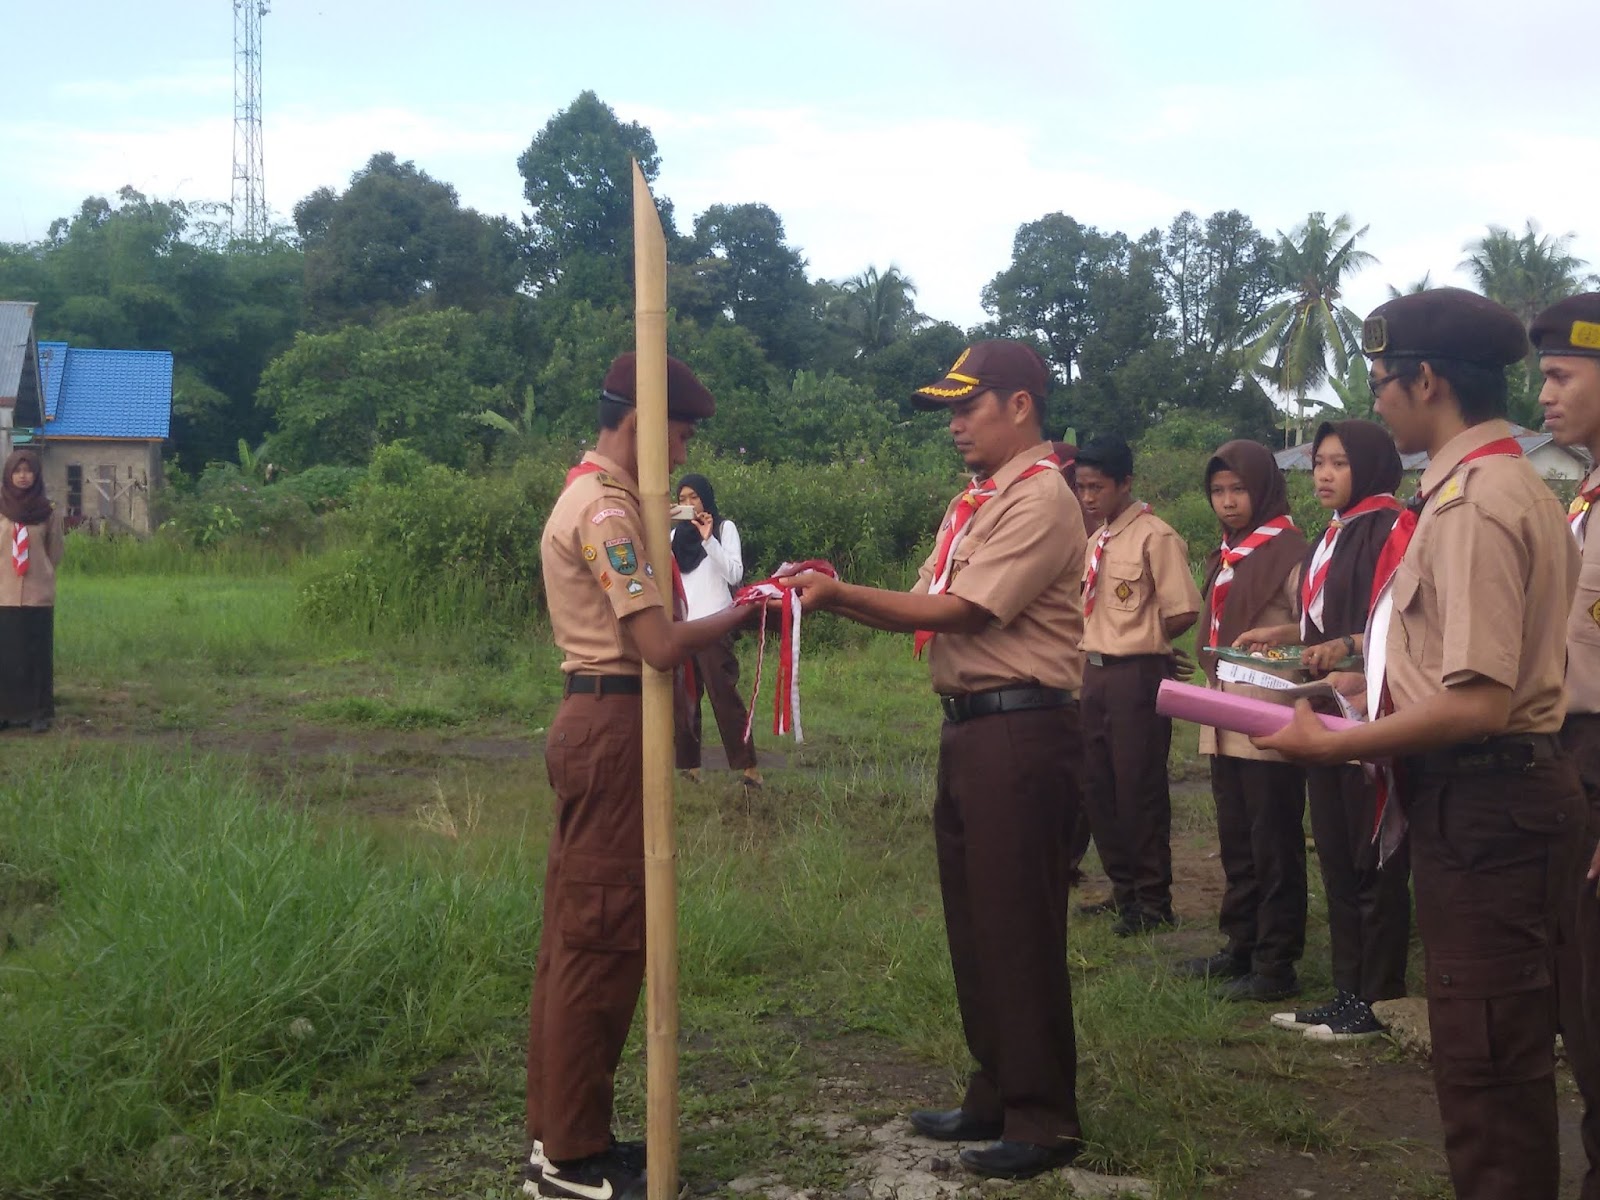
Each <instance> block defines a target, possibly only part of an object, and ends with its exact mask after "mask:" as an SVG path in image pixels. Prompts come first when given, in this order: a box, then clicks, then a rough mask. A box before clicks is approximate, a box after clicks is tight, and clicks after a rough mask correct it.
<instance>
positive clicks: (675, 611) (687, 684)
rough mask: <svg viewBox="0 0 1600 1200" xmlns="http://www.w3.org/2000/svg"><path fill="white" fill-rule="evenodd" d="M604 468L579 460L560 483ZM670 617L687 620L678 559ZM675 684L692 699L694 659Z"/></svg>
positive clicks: (564, 486) (687, 661) (674, 564)
mask: <svg viewBox="0 0 1600 1200" xmlns="http://www.w3.org/2000/svg"><path fill="white" fill-rule="evenodd" d="M604 470H605V468H604V467H602V466H601V465H600V464H599V463H596V462H581V463H579V464H578V465H577V466H575V467H573V468H572V470H570V471H568V472H567V481H566V482H565V483H563V484H562V485H561V490H562V491H565V490H566V489H567V488H569V487H571V486H572V485H573V484H574V483H575V482H577V481H578V480H580V479H582V478H583V477H584V476H585V475H596V474H599V473H600V472H603V471H604ZM672 619H673V620H674V621H687V620H688V619H689V593H688V592H686V591H684V589H683V572H681V571H679V570H678V560H677V559H676V558H674V559H673V560H672ZM676 675H677V684H678V686H679V687H681V688H683V689H684V690H685V691H686V693H687V694H688V696H689V697H690V700H691V701H692V700H693V698H694V694H695V678H694V659H693V658H686V659H684V660H683V665H682V666H680V667H679V668H678V670H677V672H676Z"/></svg>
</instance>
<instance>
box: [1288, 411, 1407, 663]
mask: <svg viewBox="0 0 1600 1200" xmlns="http://www.w3.org/2000/svg"><path fill="white" fill-rule="evenodd" d="M1330 434H1331V435H1332V436H1334V437H1336V438H1338V439H1339V441H1340V442H1341V443H1342V444H1343V446H1344V453H1345V457H1346V458H1348V459H1349V460H1350V500H1349V502H1348V503H1347V504H1346V505H1345V511H1347V512H1348V511H1349V510H1350V509H1352V508H1354V507H1355V506H1356V505H1357V504H1360V503H1361V502H1362V501H1363V500H1365V499H1367V498H1368V497H1370V496H1381V495H1383V494H1384V493H1385V492H1387V493H1389V494H1390V495H1393V494H1394V492H1395V490H1396V489H1398V488H1399V486H1400V479H1401V469H1400V452H1399V451H1398V450H1396V449H1395V445H1394V438H1392V437H1391V436H1390V435H1389V431H1388V430H1387V429H1385V428H1384V427H1383V426H1382V425H1379V424H1378V423H1377V422H1375V421H1324V422H1323V423H1322V425H1321V426H1319V427H1318V429H1317V436H1316V439H1315V440H1314V441H1313V442H1312V443H1311V458H1312V461H1313V462H1315V461H1316V456H1317V447H1318V446H1320V445H1321V444H1322V440H1323V439H1324V438H1326V437H1328V436H1329V435H1330ZM1399 515H1400V514H1399V512H1398V511H1393V512H1391V511H1389V510H1387V509H1379V510H1378V511H1377V512H1370V513H1367V514H1366V515H1365V516H1363V517H1360V518H1358V519H1357V520H1355V521H1352V522H1351V523H1350V524H1349V525H1348V526H1346V527H1345V528H1344V529H1343V530H1342V531H1341V532H1340V534H1339V540H1338V541H1337V542H1335V543H1334V546H1333V559H1332V560H1331V561H1330V562H1329V563H1328V574H1327V578H1326V579H1324V581H1323V584H1322V625H1321V626H1320V627H1319V626H1318V625H1317V624H1316V622H1314V621H1312V620H1311V619H1310V617H1307V618H1306V625H1307V626H1308V629H1307V639H1306V640H1307V641H1317V640H1318V638H1317V637H1316V636H1315V635H1317V634H1320V635H1321V640H1323V641H1326V640H1329V639H1331V638H1340V637H1345V636H1347V635H1349V636H1353V635H1355V634H1358V633H1361V632H1362V631H1363V630H1365V629H1366V627H1367V609H1368V606H1369V605H1370V604H1371V601H1372V581H1373V576H1375V575H1376V574H1377V573H1378V555H1379V554H1380V553H1381V552H1382V551H1383V543H1384V542H1385V541H1386V540H1387V539H1388V537H1389V530H1390V529H1391V528H1392V527H1393V526H1394V522H1395V518H1396V517H1397V516H1399ZM1315 554H1316V547H1314V546H1313V547H1312V549H1311V553H1310V554H1308V555H1307V556H1306V565H1305V570H1306V571H1310V570H1311V558H1312V556H1313V555H1315Z"/></svg>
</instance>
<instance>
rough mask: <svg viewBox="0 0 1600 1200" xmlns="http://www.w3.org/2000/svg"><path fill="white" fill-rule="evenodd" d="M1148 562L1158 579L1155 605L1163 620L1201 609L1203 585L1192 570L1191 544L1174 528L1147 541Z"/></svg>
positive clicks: (1153, 574)
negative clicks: (1186, 542)
mask: <svg viewBox="0 0 1600 1200" xmlns="http://www.w3.org/2000/svg"><path fill="white" fill-rule="evenodd" d="M1145 565H1146V567H1147V569H1148V570H1149V572H1150V575H1151V577H1152V578H1153V579H1154V580H1155V581H1156V608H1157V610H1158V611H1159V612H1160V613H1161V618H1162V620H1170V619H1171V618H1173V617H1185V616H1189V615H1190V614H1192V613H1197V612H1199V611H1200V589H1199V588H1197V587H1196V586H1195V583H1194V576H1193V575H1192V574H1190V572H1189V547H1188V546H1186V545H1185V544H1184V541H1183V539H1182V538H1181V537H1179V536H1178V535H1177V533H1176V532H1173V531H1171V530H1163V531H1161V532H1160V533H1157V534H1154V535H1152V536H1151V537H1150V538H1149V540H1148V541H1146V542H1145Z"/></svg>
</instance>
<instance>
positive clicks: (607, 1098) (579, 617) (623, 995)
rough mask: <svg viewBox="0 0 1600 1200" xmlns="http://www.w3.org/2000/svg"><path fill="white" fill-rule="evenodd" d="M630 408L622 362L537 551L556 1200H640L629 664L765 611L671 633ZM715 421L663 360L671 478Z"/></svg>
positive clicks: (549, 1115) (536, 1082)
mask: <svg viewBox="0 0 1600 1200" xmlns="http://www.w3.org/2000/svg"><path fill="white" fill-rule="evenodd" d="M635 396H636V391H635V363H634V356H633V355H632V354H624V355H622V356H621V357H620V358H618V359H617V360H616V361H615V362H613V363H612V364H611V369H610V370H609V371H607V372H606V377H605V382H604V384H603V385H602V389H601V393H600V433H599V437H598V439H597V440H596V442H595V448H594V450H592V451H591V452H589V453H587V454H585V455H584V456H583V461H582V462H581V463H579V464H578V465H577V466H576V467H574V468H573V469H572V470H571V471H570V472H569V473H568V475H567V485H566V489H565V490H564V491H563V492H562V493H561V496H560V498H559V499H557V501H556V505H555V508H554V509H553V510H552V511H551V513H550V519H549V520H548V521H547V522H546V523H545V527H544V535H543V537H542V538H541V539H540V542H539V551H540V556H541V559H542V568H543V572H544V589H545V598H546V602H547V603H548V605H549V608H550V628H551V632H552V633H553V634H554V636H555V641H556V644H557V645H558V646H560V647H561V650H562V652H563V654H564V655H565V661H563V662H562V664H561V670H562V672H563V675H564V684H563V689H562V694H563V697H564V699H563V700H562V702H561V707H560V709H559V710H558V711H557V713H556V717H555V720H554V721H552V722H551V724H550V731H549V734H548V737H547V739H546V744H545V770H546V772H547V773H548V775H549V778H550V787H551V789H552V790H553V791H554V792H555V823H554V829H553V831H552V833H551V835H550V855H549V860H548V864H547V866H546V868H545V880H544V920H543V925H542V928H541V930H540V934H539V954H538V959H537V962H536V965H535V969H534V971H535V973H534V981H533V1001H532V1004H531V1006H530V1013H529V1027H528V1080H527V1132H528V1137H529V1139H530V1140H531V1141H532V1152H531V1153H530V1155H529V1159H528V1164H527V1166H526V1168H525V1170H524V1179H523V1185H522V1190H523V1191H524V1192H525V1193H527V1194H529V1195H539V1196H545V1197H552V1198H563V1200H571V1198H577V1200H620V1198H621V1197H623V1196H626V1195H628V1194H630V1193H638V1194H642V1193H643V1180H644V1154H643V1147H641V1146H640V1145H638V1144H637V1143H622V1142H618V1141H617V1140H616V1139H615V1138H614V1137H613V1135H612V1131H611V1103H612V1085H613V1079H614V1076H615V1074H616V1068H617V1063H618V1061H619V1059H620V1058H621V1055H622V1045H623V1042H624V1041H625V1040H626V1038H627V1035H628V1026H629V1024H630V1023H631V1022H632V1020H633V1011H634V1008H635V1007H636V1006H637V1004H638V1000H639V987H640V984H641V983H642V982H643V979H644V828H643V812H644V809H643V792H644V782H643V772H644V765H643V744H642V720H643V713H642V701H641V687H640V678H639V677H640V669H641V668H640V663H641V661H643V662H647V663H649V664H650V665H651V666H652V667H654V668H655V669H656V670H660V671H667V670H671V669H672V668H674V667H676V666H678V665H679V664H681V663H683V662H684V661H685V660H686V659H688V658H689V657H690V656H691V655H692V654H694V653H695V652H696V651H699V650H703V649H705V648H706V647H708V646H711V645H713V644H714V643H715V642H716V641H717V640H718V639H719V638H721V637H722V636H723V635H724V634H726V633H728V632H729V631H730V630H732V629H733V628H735V627H736V626H738V625H740V624H742V623H745V622H746V621H748V620H750V619H752V618H753V617H755V616H756V615H757V614H758V613H759V611H760V610H759V608H758V607H757V606H754V605H752V606H749V607H746V608H735V609H728V610H726V611H724V612H721V613H717V614H716V615H715V616H711V617H706V618H704V619H702V620H699V621H689V622H682V623H674V622H673V621H671V620H670V619H669V616H668V613H667V611H666V605H667V604H668V603H670V602H671V600H670V597H671V592H670V591H667V590H666V589H670V588H671V587H672V577H671V566H672V564H671V562H670V561H669V562H668V563H665V564H662V569H663V572H664V576H663V575H658V574H657V571H656V566H655V564H654V563H652V562H651V561H650V560H649V559H648V558H647V557H646V556H645V545H644V522H643V520H642V518H641V517H640V512H639V488H638V485H637V484H636V483H635V482H634V480H635V478H636V477H637V475H638V462H639V455H638V446H637V443H636V427H637V423H638V414H637V412H636V410H635V408H634V401H635ZM714 409H715V402H714V401H713V399H712V397H711V393H710V392H708V391H707V390H706V388H705V386H704V385H703V384H702V383H701V382H700V381H699V380H698V379H696V378H695V376H694V373H693V372H692V371H690V370H689V368H688V367H686V366H684V364H683V363H681V362H679V361H678V360H677V359H674V358H669V359H668V360H667V440H668V457H669V459H670V467H672V468H675V467H678V466H681V465H682V464H683V461H684V458H685V446H686V444H687V443H688V441H689V439H690V438H691V437H693V436H694V426H695V422H696V421H699V420H703V419H705V418H706V417H709V416H711V414H712V412H713V410H714Z"/></svg>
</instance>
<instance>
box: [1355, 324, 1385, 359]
mask: <svg viewBox="0 0 1600 1200" xmlns="http://www.w3.org/2000/svg"><path fill="white" fill-rule="evenodd" d="M1388 347H1389V322H1388V321H1387V320H1385V319H1384V318H1383V317H1368V318H1367V319H1366V320H1365V321H1363V322H1361V353H1363V354H1382V353H1383V352H1384V351H1385V350H1386V349H1388Z"/></svg>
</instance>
